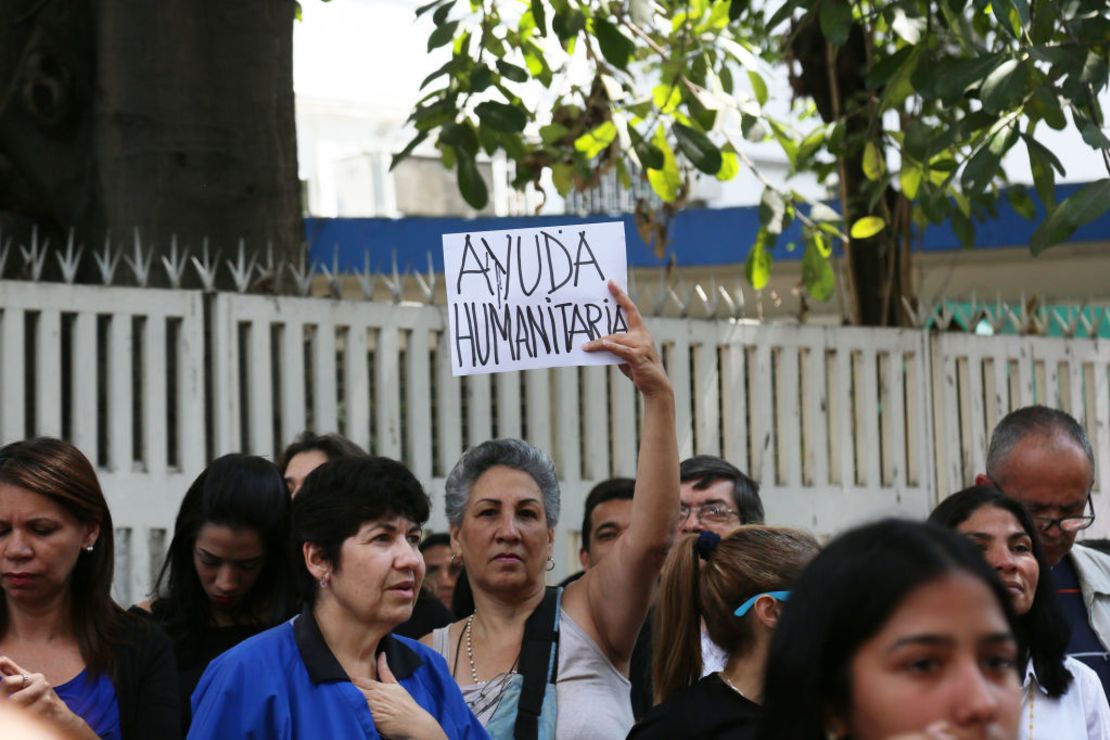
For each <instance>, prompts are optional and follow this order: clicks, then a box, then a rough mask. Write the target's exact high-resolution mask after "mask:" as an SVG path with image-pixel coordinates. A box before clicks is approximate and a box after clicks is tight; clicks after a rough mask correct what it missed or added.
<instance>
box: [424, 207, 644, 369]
mask: <svg viewBox="0 0 1110 740" xmlns="http://www.w3.org/2000/svg"><path fill="white" fill-rule="evenodd" d="M624 250H625V245H624V224H623V223H621V222H619V221H617V222H610V223H601V224H576V225H571V226H552V227H546V228H539V229H511V230H505V231H478V232H472V233H463V234H444V235H443V269H444V274H445V277H446V281H447V313H448V324H449V326H450V336H449V337H448V342H449V344H450V345H451V371H452V374H454V375H474V374H479V373H493V372H501V371H505V370H528V369H532V368H542V367H564V366H568V365H611V364H615V363H616V362H618V360H617V358H616V357H614V356H613V355H611V354H609V353H607V352H593V353H590V352H583V351H582V350H581V349H580V347H581V346H582V345H583V344H584V343H586V342H588V341H590V340H591V339H597V338H598V337H603V336H605V335H607V334H615V333H618V332H623V331H627V329H628V327H627V325H626V323H625V322H626V317H625V315H624V312H623V311H622V310H621V308H620V307H619V306H618V305H617V303H616V301H614V300H613V297H612V296H611V295H610V294H609V290H608V288H607V287H606V286H607V284H608V282H609V281H610V280H612V281H613V282H615V283H616V284H617V285H618V286H620V288H621V289H622V290H627V286H628V275H627V273H628V268H627V263H626V260H625V251H624Z"/></svg>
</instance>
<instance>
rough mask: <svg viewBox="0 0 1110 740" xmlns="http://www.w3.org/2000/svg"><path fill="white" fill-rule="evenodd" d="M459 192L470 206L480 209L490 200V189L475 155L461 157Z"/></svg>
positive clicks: (459, 164)
mask: <svg viewBox="0 0 1110 740" xmlns="http://www.w3.org/2000/svg"><path fill="white" fill-rule="evenodd" d="M457 173H458V182H459V192H460V193H462V197H463V199H464V200H465V201H466V202H467V203H468V204H470V207H471V208H473V209H474V210H476V211H480V210H482V209H483V208H485V207H486V203H488V202H489V190H488V189H487V188H486V182H485V180H483V179H482V173H481V172H479V171H478V164H477V163H476V162H475V161H474V158H473V157H460V158H459V161H458V169H457Z"/></svg>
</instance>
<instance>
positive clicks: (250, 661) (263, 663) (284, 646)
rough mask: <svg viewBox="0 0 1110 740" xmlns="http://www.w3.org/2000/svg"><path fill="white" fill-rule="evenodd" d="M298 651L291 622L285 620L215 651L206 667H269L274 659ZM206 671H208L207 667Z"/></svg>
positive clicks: (285, 657)
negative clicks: (222, 650)
mask: <svg viewBox="0 0 1110 740" xmlns="http://www.w3.org/2000/svg"><path fill="white" fill-rule="evenodd" d="M296 652H297V643H296V640H295V638H294V637H293V627H292V624H291V622H289V621H286V622H282V623H281V624H279V625H277V626H276V627H271V628H270V629H268V630H264V631H262V632H259V633H258V634H257V635H254V636H252V637H248V638H247V639H245V640H243V641H242V642H240V643H239V644H238V645H235V646H234V647H232V648H230V649H229V650H227V651H226V652H223V653H221V654H219V655H217V656H216V657H215V658H213V659H212V661H211V662H210V663H209V664H208V670H209V671H213V670H223V671H227V670H235V669H239V668H242V669H245V670H249V671H263V670H270V669H271V668H272V666H273V665H274V663H284V662H286V661H287V660H288V659H289V657H290V656H291V655H293V654H295V653H296ZM206 672H207V671H206Z"/></svg>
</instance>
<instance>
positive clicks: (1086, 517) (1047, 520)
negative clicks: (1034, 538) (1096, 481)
mask: <svg viewBox="0 0 1110 740" xmlns="http://www.w3.org/2000/svg"><path fill="white" fill-rule="evenodd" d="M1087 509H1088V510H1089V511H1090V512H1091V513H1090V514H1083V515H1081V516H1055V517H1054V516H1037V515H1033V521H1034V522H1035V523H1036V525H1037V529H1038V531H1041V532H1047V531H1048V530H1050V529H1052V528H1053V527H1054V526H1055V527H1059V528H1060V531H1061V532H1080V531H1082V530H1084V529H1086V528H1087V527H1089V526H1091V525H1092V524H1094V523H1095V504H1094V502H1093V501H1092V500H1091V497H1090V495H1088V496H1087Z"/></svg>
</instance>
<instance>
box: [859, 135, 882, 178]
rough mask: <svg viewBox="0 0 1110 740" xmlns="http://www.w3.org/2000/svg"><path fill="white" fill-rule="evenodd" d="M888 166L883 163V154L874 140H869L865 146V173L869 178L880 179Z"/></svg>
mask: <svg viewBox="0 0 1110 740" xmlns="http://www.w3.org/2000/svg"><path fill="white" fill-rule="evenodd" d="M885 171H886V167H885V166H884V164H883V155H882V153H881V152H880V151H879V147H878V146H876V145H875V142H874V141H868V142H867V144H866V145H865V146H864V147H863V174H864V176H865V177H866V178H867V179H868V180H872V181H875V180H878V179H879V178H881V177H882V176H883V172H885Z"/></svg>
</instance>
